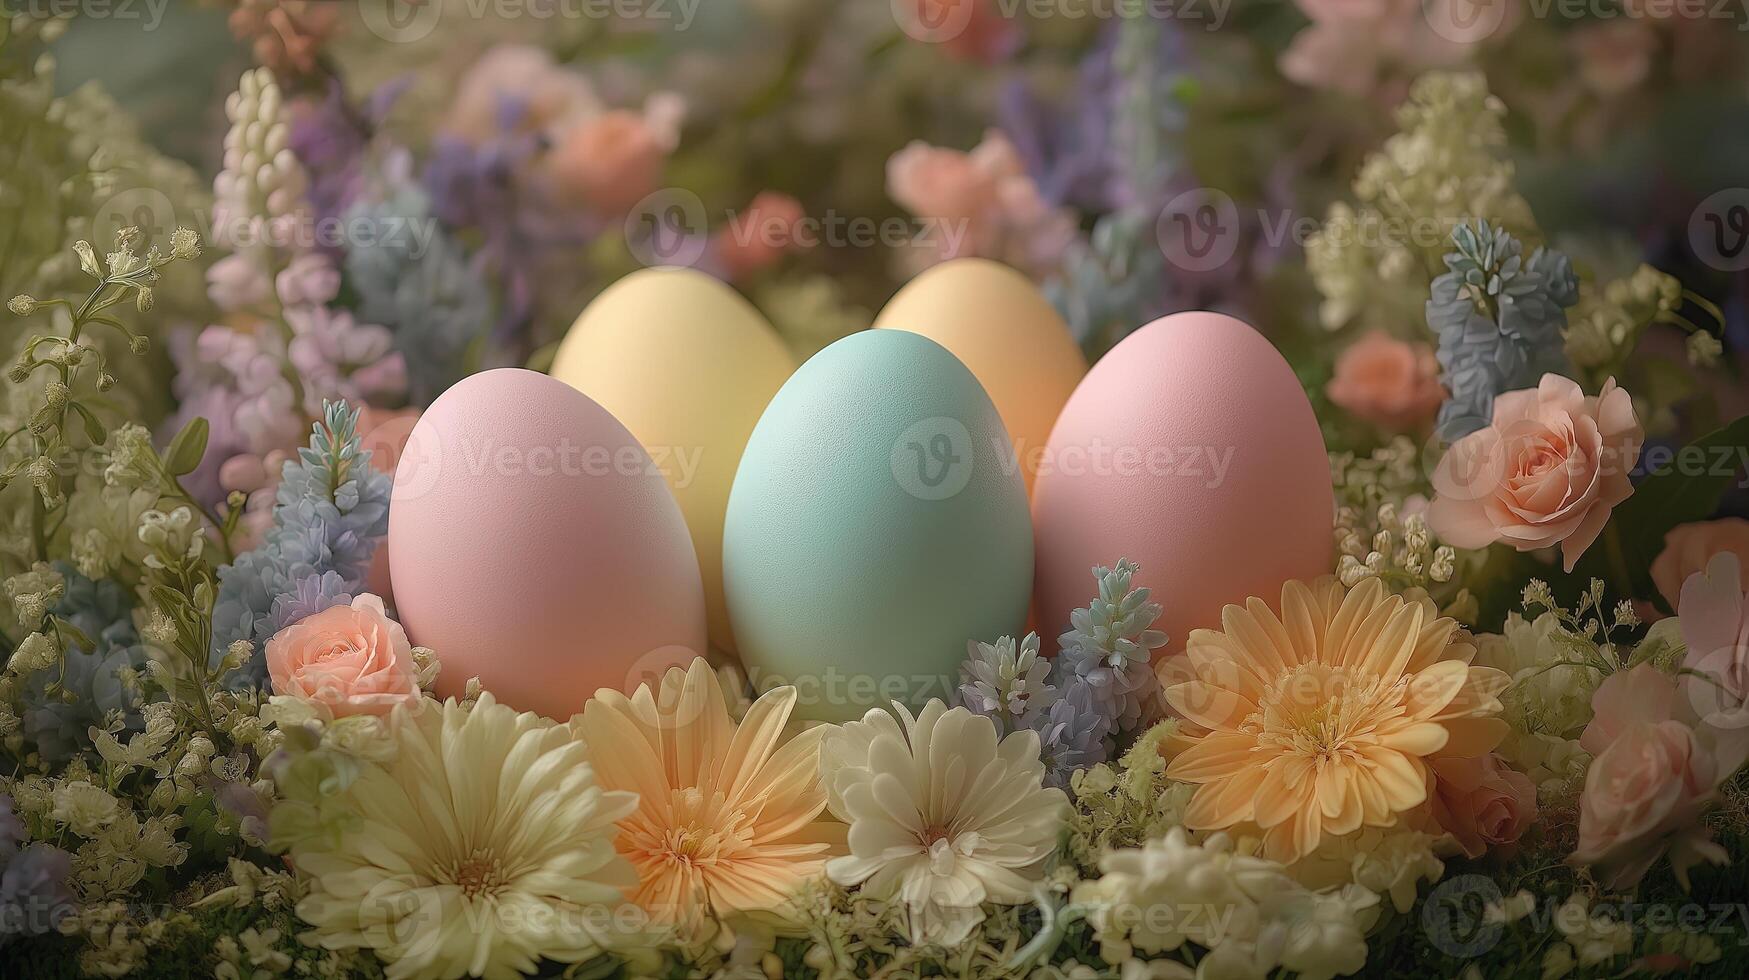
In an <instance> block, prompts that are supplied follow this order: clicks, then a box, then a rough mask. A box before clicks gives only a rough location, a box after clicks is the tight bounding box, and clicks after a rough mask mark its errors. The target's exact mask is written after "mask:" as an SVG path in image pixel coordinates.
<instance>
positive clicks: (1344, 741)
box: [1246, 664, 1401, 760]
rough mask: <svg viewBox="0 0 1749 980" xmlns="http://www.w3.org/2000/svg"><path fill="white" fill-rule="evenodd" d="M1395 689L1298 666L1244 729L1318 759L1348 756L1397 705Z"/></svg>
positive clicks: (1373, 680) (1269, 693)
mask: <svg viewBox="0 0 1749 980" xmlns="http://www.w3.org/2000/svg"><path fill="white" fill-rule="evenodd" d="M1399 695H1400V692H1399V690H1398V685H1397V684H1394V683H1387V682H1386V681H1385V680H1383V679H1382V678H1378V677H1361V678H1357V677H1354V676H1352V675H1350V674H1349V672H1348V671H1347V670H1345V669H1343V668H1340V667H1327V666H1324V665H1322V664H1302V665H1300V666H1298V667H1296V668H1294V669H1293V670H1290V671H1288V672H1287V673H1286V674H1284V675H1282V677H1281V679H1280V680H1278V681H1277V682H1276V684H1275V687H1274V688H1272V689H1270V690H1269V691H1267V692H1265V694H1264V696H1263V697H1262V699H1261V703H1260V704H1259V705H1258V711H1257V713H1256V714H1254V715H1252V716H1251V717H1250V718H1249V719H1247V720H1246V727H1247V728H1249V729H1251V730H1252V731H1254V732H1255V733H1256V734H1257V736H1258V737H1259V739H1260V740H1261V741H1265V742H1270V743H1273V744H1275V745H1279V746H1281V747H1283V748H1287V749H1290V750H1292V751H1294V752H1295V753H1298V754H1301V755H1305V756H1311V757H1315V758H1318V759H1326V760H1330V759H1335V758H1338V757H1340V756H1344V755H1346V754H1348V753H1349V752H1350V751H1352V746H1353V745H1354V744H1355V743H1356V741H1359V740H1363V739H1365V737H1366V736H1367V735H1368V734H1369V733H1370V732H1371V731H1372V730H1373V729H1374V728H1375V727H1376V726H1377V724H1378V723H1379V722H1380V721H1383V720H1384V719H1386V718H1388V717H1390V715H1391V713H1392V710H1393V708H1395V707H1397V706H1398V705H1399V703H1400V701H1401V698H1400V696H1399Z"/></svg>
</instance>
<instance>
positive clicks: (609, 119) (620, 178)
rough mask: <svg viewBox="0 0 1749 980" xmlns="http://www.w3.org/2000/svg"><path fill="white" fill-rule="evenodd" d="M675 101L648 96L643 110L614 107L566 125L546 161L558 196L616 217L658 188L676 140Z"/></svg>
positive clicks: (676, 103) (679, 112)
mask: <svg viewBox="0 0 1749 980" xmlns="http://www.w3.org/2000/svg"><path fill="white" fill-rule="evenodd" d="M680 114H681V110H680V108H679V103H678V101H677V100H674V99H667V100H663V99H652V103H651V106H650V108H649V110H647V111H646V112H643V113H638V112H632V111H631V110H629V109H613V110H610V111H608V112H603V113H601V114H600V115H598V116H595V117H593V118H590V119H587V120H585V121H583V122H580V123H578V124H577V125H575V126H572V127H571V128H569V129H567V130H566V131H565V132H564V133H563V135H561V136H560V137H559V141H558V145H557V146H555V147H554V148H553V152H552V155H551V158H550V159H549V160H548V162H547V166H548V170H549V172H550V174H551V175H552V178H553V180H554V182H555V183H556V184H557V185H558V188H559V191H560V193H561V194H563V195H565V196H566V197H567V198H569V199H570V200H572V201H576V202H578V203H582V204H585V205H587V206H588V207H589V208H591V209H592V210H594V211H596V212H598V213H600V214H606V215H620V214H625V213H626V212H627V211H630V210H631V209H632V207H633V206H634V205H636V204H637V203H638V202H639V201H641V200H643V199H644V198H645V197H646V196H648V195H649V194H650V193H652V192H653V191H655V190H656V187H657V185H658V183H659V181H660V178H661V176H662V166H663V164H665V163H666V162H667V160H668V154H669V153H670V152H672V151H673V149H674V146H675V144H676V143H677V142H678V140H679V125H680V118H679V117H680Z"/></svg>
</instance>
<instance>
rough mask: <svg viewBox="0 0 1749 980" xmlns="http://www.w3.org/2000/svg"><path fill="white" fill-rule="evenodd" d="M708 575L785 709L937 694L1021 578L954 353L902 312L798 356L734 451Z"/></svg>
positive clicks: (985, 410)
mask: <svg viewBox="0 0 1749 980" xmlns="http://www.w3.org/2000/svg"><path fill="white" fill-rule="evenodd" d="M723 585H724V588H725V591H726V593H727V595H728V600H729V615H730V618H731V619H732V620H733V621H734V624H735V638H736V641H737V644H738V646H739V649H740V653H741V660H742V663H743V664H744V665H745V666H746V668H747V673H748V676H749V678H750V679H751V680H752V681H753V683H754V685H755V686H757V687H759V688H761V689H768V688H770V687H774V686H777V685H779V684H794V685H795V686H796V688H797V700H798V706H797V711H798V713H799V714H800V716H801V717H804V718H810V719H815V720H819V721H834V722H837V721H845V720H849V719H853V718H858V717H860V716H861V715H862V714H863V713H864V712H865V711H867V709H869V708H870V707H877V706H878V707H885V706H886V705H887V704H888V703H889V702H890V701H893V700H898V701H900V702H903V703H905V704H908V705H910V706H911V707H913V708H916V707H919V706H921V705H922V704H923V703H924V702H925V701H927V700H928V699H929V698H932V697H939V698H946V697H947V696H948V693H949V692H950V691H951V690H952V688H953V686H954V685H955V684H956V683H957V677H958V671H959V665H960V663H961V662H962V661H963V660H964V659H965V656H966V642H967V641H968V640H970V639H981V640H988V641H993V640H995V639H996V638H997V637H1000V636H1002V635H1004V634H1011V635H1012V634H1015V633H1016V632H1017V631H1018V630H1019V629H1020V628H1021V627H1022V626H1023V624H1024V623H1025V622H1026V613H1027V603H1028V593H1029V591H1030V590H1031V588H1032V527H1031V524H1030V523H1029V521H1028V517H1027V507H1026V490H1025V488H1024V487H1023V486H1022V483H1021V478H1020V472H1019V468H1018V466H1017V464H1016V462H1015V460H1014V458H1013V452H1012V449H1011V448H1010V443H1009V439H1008V432H1007V430H1006V429H1004V428H1003V427H1002V419H1001V417H1000V416H999V415H998V414H997V412H996V407H995V405H993V404H992V403H991V401H990V397H989V396H988V395H986V394H985V393H984V389H983V388H982V387H980V386H979V385H978V381H977V379H976V378H974V377H973V376H972V373H971V372H970V371H969V370H967V369H966V367H965V365H963V364H961V363H960V362H959V360H958V359H956V358H955V357H954V356H953V355H952V354H950V353H948V352H947V350H946V349H944V348H943V347H941V346H940V345H939V344H937V343H935V342H934V341H932V340H928V339H926V338H924V337H921V336H918V335H917V334H913V333H907V332H905V331H901V330H868V331H864V332H861V333H857V334H852V335H851V336H849V337H845V338H844V339H842V340H839V341H838V342H837V343H834V344H832V345H831V346H830V347H827V348H826V349H825V350H822V351H820V352H819V353H818V354H816V355H814V357H813V358H812V359H810V360H809V361H808V362H807V363H806V364H803V365H802V367H801V368H800V369H799V370H798V371H797V372H796V373H795V375H794V376H792V377H791V378H790V379H789V381H788V382H786V383H785V384H784V386H783V388H782V389H781V390H780V391H779V392H778V393H777V397H775V398H773V399H772V400H771V404H770V405H769V406H767V407H766V409H765V414H764V415H763V416H761V418H760V419H759V424H758V426H757V427H755V428H754V430H753V437H752V438H751V439H749V440H748V442H747V451H746V452H745V453H744V454H742V457H741V469H740V472H738V473H737V474H736V475H735V487H734V490H733V491H732V492H731V493H730V495H729V511H728V517H727V520H726V522H725V524H724V527H723Z"/></svg>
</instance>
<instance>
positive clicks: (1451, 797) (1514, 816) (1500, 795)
mask: <svg viewBox="0 0 1749 980" xmlns="http://www.w3.org/2000/svg"><path fill="white" fill-rule="evenodd" d="M1433 771H1434V775H1435V776H1437V777H1438V778H1437V781H1436V785H1435V788H1436V792H1435V795H1434V797H1433V816H1434V819H1435V820H1436V821H1438V823H1439V826H1440V827H1441V828H1442V829H1444V830H1445V832H1446V833H1448V834H1451V836H1452V838H1453V839H1454V840H1456V841H1457V843H1458V846H1459V847H1461V848H1463V851H1464V854H1465V856H1467V857H1472V858H1475V857H1481V856H1482V854H1483V852H1485V851H1486V850H1487V849H1488V847H1489V846H1491V845H1499V844H1511V843H1513V842H1514V841H1517V840H1518V838H1520V837H1522V836H1524V832H1525V830H1526V829H1528V828H1529V827H1530V825H1531V824H1532V823H1533V822H1535V820H1536V784H1535V783H1533V782H1531V781H1530V777H1529V776H1526V775H1525V774H1524V773H1521V772H1518V771H1516V770H1514V769H1511V768H1509V767H1508V766H1507V765H1506V764H1505V763H1504V762H1502V761H1500V757H1499V756H1498V755H1495V754H1493V753H1489V754H1487V755H1484V756H1478V757H1476V758H1469V759H1459V758H1445V757H1441V758H1438V759H1435V760H1434V761H1433Z"/></svg>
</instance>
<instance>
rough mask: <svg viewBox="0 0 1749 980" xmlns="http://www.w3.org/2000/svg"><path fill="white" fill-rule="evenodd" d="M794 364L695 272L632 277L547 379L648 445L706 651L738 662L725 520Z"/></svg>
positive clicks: (741, 308) (612, 293)
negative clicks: (684, 556) (678, 533)
mask: <svg viewBox="0 0 1749 980" xmlns="http://www.w3.org/2000/svg"><path fill="white" fill-rule="evenodd" d="M794 370H795V360H794V358H792V357H791V356H790V353H789V349H788V348H786V347H785V346H784V344H783V341H782V340H781V339H779V338H778V336H777V333H776V332H775V331H773V330H772V329H771V325H770V324H768V323H767V322H766V321H765V318H764V317H763V316H760V315H759V311H758V310H756V309H754V308H753V306H752V304H750V303H748V302H747V301H746V300H744V299H742V298H741V296H740V295H739V294H738V293H736V292H735V291H734V290H733V289H730V288H729V287H728V286H726V285H724V284H723V283H721V282H719V281H718V280H716V279H713V278H711V277H710V276H707V275H705V274H704V273H702V272H696V271H694V270H692V269H678V268H662V269H645V270H642V271H640V272H635V273H633V274H631V275H629V276H627V277H625V278H624V279H621V280H620V281H619V282H616V283H614V284H613V285H612V286H609V287H608V288H607V290H606V291H604V292H603V293H602V294H601V295H600V296H598V297H596V299H595V301H594V302H592V303H590V304H589V306H588V308H587V309H585V310H584V311H583V313H582V314H581V315H580V316H578V317H577V322H576V323H574V324H573V325H572V326H571V331H570V333H568V334H566V335H565V339H564V342H563V343H561V344H560V345H559V350H558V354H557V356H556V358H555V359H554V361H553V367H552V375H553V377H555V378H558V379H559V380H560V381H563V382H565V383H566V384H568V385H570V386H571V387H573V388H576V389H577V390H578V391H581V392H583V393H584V394H585V395H588V396H589V397H590V398H593V399H594V400H595V401H596V402H597V403H598V404H600V405H601V406H602V407H603V408H605V409H607V410H608V411H609V412H612V413H613V416H614V418H617V419H619V420H620V421H621V422H623V423H624V424H625V427H626V428H627V429H630V430H631V433H632V435H634V436H636V437H637V438H638V441H639V442H641V443H643V445H644V448H645V449H646V450H647V451H648V452H649V453H650V456H651V458H652V459H654V460H655V461H656V463H657V466H658V468H659V469H661V470H662V473H663V475H664V476H666V477H667V479H668V485H669V487H670V488H671V489H673V491H674V498H675V499H676V500H678V501H679V502H680V512H681V514H683V515H685V517H686V526H687V528H688V529H690V530H691V532H692V547H693V550H694V551H696V552H697V553H698V560H699V572H700V574H701V575H702V576H703V579H704V594H705V608H706V610H707V613H708V615H709V620H710V639H711V642H712V643H714V644H716V645H717V646H718V647H720V648H722V649H724V650H728V651H731V652H733V650H734V634H733V632H732V630H731V629H730V627H729V616H728V608H727V606H726V604H725V603H724V602H723V571H722V569H723V511H724V510H725V509H726V508H727V506H728V502H729V487H730V485H732V484H733V483H734V480H735V469H736V467H737V466H739V465H740V462H741V450H742V448H743V447H745V446H746V445H747V437H748V436H749V435H751V434H752V432H753V425H754V423H756V422H758V421H759V413H761V412H763V411H764V410H765V406H766V403H768V402H770V401H771V396H772V395H774V394H776V393H777V389H778V388H779V387H780V386H781V385H782V384H783V382H784V379H786V378H788V377H789V376H790V373H791V372H792V371H794Z"/></svg>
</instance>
